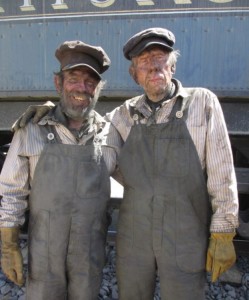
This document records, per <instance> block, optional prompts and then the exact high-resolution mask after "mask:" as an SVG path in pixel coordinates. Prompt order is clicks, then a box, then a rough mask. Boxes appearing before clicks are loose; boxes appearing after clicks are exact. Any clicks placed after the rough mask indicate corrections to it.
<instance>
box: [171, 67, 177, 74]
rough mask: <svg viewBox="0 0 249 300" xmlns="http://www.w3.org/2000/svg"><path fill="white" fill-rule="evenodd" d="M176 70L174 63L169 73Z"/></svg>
mask: <svg viewBox="0 0 249 300" xmlns="http://www.w3.org/2000/svg"><path fill="white" fill-rule="evenodd" d="M175 72H176V65H172V66H171V74H175Z"/></svg>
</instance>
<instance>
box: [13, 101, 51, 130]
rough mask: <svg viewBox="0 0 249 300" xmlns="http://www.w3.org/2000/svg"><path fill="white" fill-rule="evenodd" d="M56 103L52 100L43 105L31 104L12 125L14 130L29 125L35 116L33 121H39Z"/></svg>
mask: <svg viewBox="0 0 249 300" xmlns="http://www.w3.org/2000/svg"><path fill="white" fill-rule="evenodd" d="M54 106H55V105H54V104H53V103H52V102H51V101H47V102H46V103H44V104H42V105H30V106H29V107H28V108H27V110H26V111H25V112H24V113H23V114H22V115H21V116H20V117H19V118H18V119H17V120H16V121H15V123H14V124H13V125H12V127H11V129H12V131H14V132H15V131H17V130H18V129H20V128H23V127H25V126H26V125H27V123H28V122H30V120H31V119H32V118H33V123H34V124H36V123H38V122H39V121H40V120H41V119H42V118H43V117H44V116H45V115H47V114H48V112H49V111H50V110H51V109H52V108H53V107H54Z"/></svg>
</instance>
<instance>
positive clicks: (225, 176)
mask: <svg viewBox="0 0 249 300" xmlns="http://www.w3.org/2000/svg"><path fill="white" fill-rule="evenodd" d="M174 82H175V84H176V95H175V96H174V97H173V98H172V99H170V100H166V101H164V102H163V103H162V104H161V106H160V107H158V108H157V110H156V112H152V110H151V108H150V107H149V105H148V103H147V102H146V96H145V95H141V96H138V97H135V98H132V99H129V100H127V101H126V102H125V103H124V104H123V105H121V106H120V107H118V108H116V109H114V110H113V111H112V112H111V113H109V114H107V116H106V118H107V119H108V120H109V121H110V122H111V123H112V125H113V126H114V127H115V128H116V129H117V131H118V132H119V134H120V136H121V138H122V139H121V141H122V142H121V143H125V141H126V139H127V137H128V135H129V133H130V130H131V128H132V126H133V125H134V122H135V121H134V120H133V118H132V116H131V114H130V111H131V108H132V107H135V108H136V110H138V111H139V113H140V114H141V115H142V116H143V118H142V120H141V123H142V124H147V122H148V121H149V120H151V116H152V114H153V113H154V114H155V115H154V120H155V122H156V123H158V124H160V123H166V122H168V120H169V115H170V112H171V110H172V108H173V106H174V104H175V102H176V99H177V97H182V98H183V99H189V101H188V103H189V107H188V118H187V120H186V125H187V128H188V130H189V132H190V135H191V137H192V140H193V142H194V145H195V147H196V149H197V153H198V156H199V159H200V164H201V167H202V169H203V172H204V173H205V174H206V175H207V189H208V193H209V197H210V201H211V205H212V210H213V215H212V220H211V225H210V231H211V232H229V231H234V229H235V228H236V227H238V193H237V182H236V176H235V170H234V166H233V156H232V151H231V145H230V141H229V136H228V132H227V128H226V124H225V120H224V116H223V112H222V109H221V106H220V103H219V101H218V99H217V97H216V96H215V95H214V94H213V93H212V92H211V91H209V90H207V89H204V88H194V89H185V88H183V87H182V85H181V83H180V82H179V81H177V80H174ZM183 102H184V101H183ZM115 134H116V133H115ZM121 147H122V144H121V145H120V148H121ZM139 176H141V174H139Z"/></svg>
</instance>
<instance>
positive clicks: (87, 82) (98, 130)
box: [0, 41, 117, 300]
mask: <svg viewBox="0 0 249 300" xmlns="http://www.w3.org/2000/svg"><path fill="white" fill-rule="evenodd" d="M55 56H56V58H57V59H58V60H59V62H60V71H59V72H58V73H55V76H54V83H55V87H56V90H57V91H58V93H59V94H60V102H59V104H58V105H56V106H55V107H54V108H53V109H52V110H51V111H50V112H49V114H48V115H47V116H45V117H44V118H42V119H41V120H40V122H39V123H38V124H33V123H29V124H28V125H27V126H26V127H25V128H23V129H20V130H18V131H17V132H16V133H15V134H14V137H13V141H12V143H11V146H10V149H9V152H8V155H7V158H6V161H5V164H4V166H3V169H2V173H1V177H0V193H1V195H2V199H1V210H0V215H1V217H0V230H1V241H2V259H1V263H2V269H3V271H4V273H5V274H6V276H7V277H8V278H9V279H10V280H12V281H13V282H15V283H16V284H18V285H23V283H24V277H23V270H22V267H23V266H22V264H23V263H22V255H21V252H20V248H19V245H18V236H19V235H18V234H19V227H20V225H22V224H23V223H24V219H25V217H24V214H25V211H26V209H27V207H28V208H29V210H30V219H29V259H28V278H27V285H26V299H27V300H34V299H36V300H39V299H41V300H44V299H46V300H49V299H51V300H58V299H69V300H80V299H88V300H90V299H92V300H96V299H97V297H98V292H99V287H100V284H101V279H102V268H103V266H104V263H105V241H106V233H107V226H108V216H107V210H108V203H109V199H110V182H109V176H110V175H111V174H112V173H113V171H114V169H115V163H113V162H115V160H116V159H114V158H115V157H116V154H117V153H116V150H117V149H116V148H115V146H114V145H112V143H111V142H110V141H109V140H108V137H107V132H109V124H108V123H107V122H105V121H104V120H103V118H102V117H101V116H100V115H99V114H97V113H96V112H95V111H94V106H95V104H96V102H97V99H98V96H99V93H100V90H101V88H102V86H103V82H102V80H101V75H100V74H102V73H103V72H105V71H106V70H107V69H108V67H109V65H110V60H109V57H108V56H107V54H106V53H105V51H104V50H103V49H102V48H101V47H94V46H91V45H88V44H85V43H83V42H81V41H69V42H64V43H63V44H62V45H60V46H59V48H58V49H57V50H56V52H55Z"/></svg>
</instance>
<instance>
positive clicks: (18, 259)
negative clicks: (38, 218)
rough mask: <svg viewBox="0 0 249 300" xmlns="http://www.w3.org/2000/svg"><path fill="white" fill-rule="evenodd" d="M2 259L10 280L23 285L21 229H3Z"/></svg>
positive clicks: (3, 268)
mask: <svg viewBox="0 0 249 300" xmlns="http://www.w3.org/2000/svg"><path fill="white" fill-rule="evenodd" d="M0 230H1V241H2V257H1V265H2V270H3V272H4V274H5V275H6V276H7V278H8V279H10V280H11V281H13V282H14V283H15V284H17V285H20V286H21V285H23V283H24V278H23V260H22V254H21V250H20V247H19V228H17V227H10V228H1V229H0Z"/></svg>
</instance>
